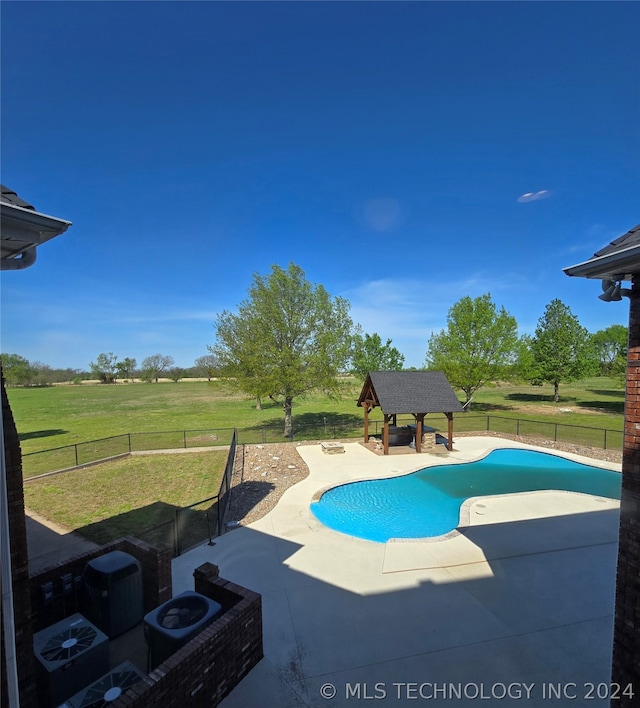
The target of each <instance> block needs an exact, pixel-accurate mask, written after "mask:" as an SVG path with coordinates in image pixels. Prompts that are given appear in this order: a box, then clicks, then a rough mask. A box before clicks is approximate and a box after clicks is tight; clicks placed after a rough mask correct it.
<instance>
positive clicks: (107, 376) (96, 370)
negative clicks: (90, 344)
mask: <svg viewBox="0 0 640 708" xmlns="http://www.w3.org/2000/svg"><path fill="white" fill-rule="evenodd" d="M117 363H118V357H117V356H116V355H115V354H114V353H113V352H109V353H108V354H107V353H104V352H103V353H102V354H98V356H97V357H96V360H95V361H92V362H91V363H90V364H89V369H90V370H91V373H92V374H93V375H94V376H95V377H96V378H97V379H100V383H103V384H110V383H115V382H116V365H117Z"/></svg>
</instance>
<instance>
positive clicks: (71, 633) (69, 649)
mask: <svg viewBox="0 0 640 708" xmlns="http://www.w3.org/2000/svg"><path fill="white" fill-rule="evenodd" d="M97 636H98V633H97V632H96V630H95V629H94V628H93V627H88V626H86V625H85V626H80V627H67V628H66V629H65V630H63V631H62V632H60V634H56V636H55V637H51V639H49V641H48V642H47V643H46V644H45V645H44V646H43V647H42V648H41V649H40V656H41V657H42V658H43V659H44V660H45V661H48V662H50V663H54V662H58V661H62V662H64V663H65V664H66V663H67V662H68V661H70V660H71V659H73V658H74V657H75V656H78V654H81V653H82V652H83V651H86V650H87V649H89V648H90V647H91V646H92V645H93V644H94V642H95V641H96V637H97Z"/></svg>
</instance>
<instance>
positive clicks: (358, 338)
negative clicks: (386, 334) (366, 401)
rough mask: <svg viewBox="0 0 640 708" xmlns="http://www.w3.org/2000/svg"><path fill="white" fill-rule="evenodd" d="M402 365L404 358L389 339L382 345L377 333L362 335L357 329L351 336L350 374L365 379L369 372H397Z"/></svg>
mask: <svg viewBox="0 0 640 708" xmlns="http://www.w3.org/2000/svg"><path fill="white" fill-rule="evenodd" d="M403 364H404V356H403V355H402V354H401V353H400V352H399V350H398V349H396V347H394V346H392V344H391V340H390V339H387V341H386V343H385V344H383V343H382V339H381V338H380V335H379V334H378V333H377V332H374V333H373V334H366V333H365V334H364V335H363V334H362V332H361V331H360V329H359V328H358V330H357V331H356V333H355V335H354V336H353V352H352V355H351V373H353V374H355V375H356V376H359V377H360V378H361V379H365V378H366V376H367V374H368V373H369V372H370V371H397V370H399V369H402V366H403Z"/></svg>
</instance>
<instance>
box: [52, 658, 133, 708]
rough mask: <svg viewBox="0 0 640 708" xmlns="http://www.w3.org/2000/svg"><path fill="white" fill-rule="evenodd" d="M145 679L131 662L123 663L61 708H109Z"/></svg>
mask: <svg viewBox="0 0 640 708" xmlns="http://www.w3.org/2000/svg"><path fill="white" fill-rule="evenodd" d="M143 678H144V675H143V674H142V673H141V672H140V671H138V669H137V668H136V667H135V666H134V665H133V664H132V663H131V662H130V661H123V662H122V664H119V665H118V666H116V667H115V668H114V669H111V671H109V673H108V674H105V675H104V676H101V677H100V678H99V679H98V680H97V681H94V682H93V683H92V684H91V685H90V686H87V687H86V688H84V689H83V690H82V691H80V692H79V693H76V695H75V696H73V698H69V700H67V701H65V702H64V703H63V704H62V705H61V706H60V708H108V706H109V705H110V704H111V703H112V701H115V700H116V698H119V697H120V695H121V694H122V693H124V692H125V691H126V690H127V689H129V688H131V687H132V686H133V685H135V684H136V683H138V681H140V680H142V679H143Z"/></svg>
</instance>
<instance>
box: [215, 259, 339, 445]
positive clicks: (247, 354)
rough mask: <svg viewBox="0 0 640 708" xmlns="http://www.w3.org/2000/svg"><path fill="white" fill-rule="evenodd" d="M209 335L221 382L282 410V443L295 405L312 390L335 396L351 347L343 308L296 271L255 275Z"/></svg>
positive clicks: (273, 270)
mask: <svg viewBox="0 0 640 708" xmlns="http://www.w3.org/2000/svg"><path fill="white" fill-rule="evenodd" d="M215 327H216V342H215V344H214V345H213V346H212V347H209V349H210V351H211V353H212V354H214V355H215V356H217V357H218V358H219V360H220V363H221V365H222V368H223V372H224V375H225V376H227V377H228V378H229V380H230V381H231V382H232V383H234V384H235V385H236V386H237V387H238V388H239V389H240V390H241V391H244V392H245V393H249V394H251V395H253V396H257V397H263V396H269V397H270V398H272V399H273V400H274V401H276V402H277V403H280V404H281V405H282V407H283V410H284V435H285V437H289V436H291V434H292V430H293V427H292V408H293V401H294V399H295V398H297V397H299V396H302V395H303V394H305V393H307V392H310V391H312V390H319V391H323V392H324V393H326V394H328V395H330V396H335V395H337V394H338V392H339V390H340V383H339V381H338V379H337V374H338V373H339V372H340V371H343V370H344V369H345V367H346V365H347V362H348V360H349V354H350V347H351V333H352V329H353V323H352V321H351V318H350V317H349V303H348V302H347V301H346V300H344V299H343V298H340V297H337V298H332V297H331V296H330V295H329V293H328V292H327V291H326V290H325V289H324V287H322V285H315V286H314V285H312V284H311V283H309V281H307V279H306V278H305V274H304V271H303V270H302V268H300V267H299V266H297V265H295V264H293V263H290V264H289V266H288V268H287V270H284V269H282V268H281V267H279V266H277V265H274V266H272V267H271V273H270V274H269V275H267V276H261V275H258V274H255V275H254V276H253V284H252V285H251V287H250V288H249V291H248V298H247V299H246V300H244V301H243V302H242V303H241V304H240V306H239V307H238V311H237V313H232V312H228V311H226V310H225V311H224V312H222V313H221V314H220V315H219V316H218V318H217V320H216V323H215Z"/></svg>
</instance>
